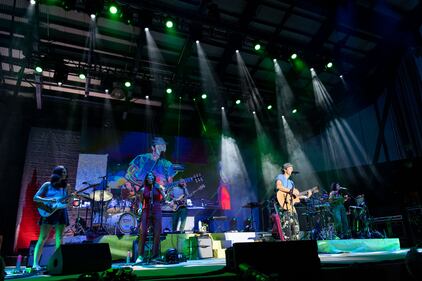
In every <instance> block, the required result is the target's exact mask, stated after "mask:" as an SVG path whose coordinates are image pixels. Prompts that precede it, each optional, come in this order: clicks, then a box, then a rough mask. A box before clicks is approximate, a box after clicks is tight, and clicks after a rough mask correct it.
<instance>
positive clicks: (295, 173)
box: [292, 171, 300, 175]
mask: <svg viewBox="0 0 422 281" xmlns="http://www.w3.org/2000/svg"><path fill="white" fill-rule="evenodd" d="M292 174H293V175H297V174H300V172H298V171H293V172H292Z"/></svg>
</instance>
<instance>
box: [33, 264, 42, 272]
mask: <svg viewBox="0 0 422 281" xmlns="http://www.w3.org/2000/svg"><path fill="white" fill-rule="evenodd" d="M43 270H44V268H42V267H41V266H39V265H34V266H32V268H31V273H32V272H41V271H43Z"/></svg>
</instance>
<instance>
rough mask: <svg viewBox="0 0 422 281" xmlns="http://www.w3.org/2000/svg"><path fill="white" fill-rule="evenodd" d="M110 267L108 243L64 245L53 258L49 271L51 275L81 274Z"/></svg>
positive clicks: (48, 267)
mask: <svg viewBox="0 0 422 281" xmlns="http://www.w3.org/2000/svg"><path fill="white" fill-rule="evenodd" d="M110 267H111V253H110V246H109V245H108V243H98V244H91V243H84V244H64V245H62V246H60V248H59V249H57V250H56V251H55V252H54V254H53V255H52V256H51V258H50V260H49V261H48V265H47V271H48V273H49V274H51V275H61V274H79V273H87V272H97V271H104V270H107V269H109V268H110Z"/></svg>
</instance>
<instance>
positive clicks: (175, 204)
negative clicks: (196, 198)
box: [168, 184, 205, 212]
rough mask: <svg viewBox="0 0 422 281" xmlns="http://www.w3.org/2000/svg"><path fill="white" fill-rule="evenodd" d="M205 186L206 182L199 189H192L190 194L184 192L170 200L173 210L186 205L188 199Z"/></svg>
mask: <svg viewBox="0 0 422 281" xmlns="http://www.w3.org/2000/svg"><path fill="white" fill-rule="evenodd" d="M204 188H205V185H204V184H201V185H200V186H199V187H198V188H197V189H195V190H194V191H192V192H191V193H190V194H189V195H188V196H186V194H182V195H180V196H179V197H177V198H175V199H173V200H171V201H170V202H168V204H169V206H170V208H171V210H172V211H174V212H175V211H177V210H178V209H179V208H180V207H181V206H185V205H186V199H188V198H191V197H192V196H193V195H194V194H195V193H196V192H198V191H200V190H202V189H204Z"/></svg>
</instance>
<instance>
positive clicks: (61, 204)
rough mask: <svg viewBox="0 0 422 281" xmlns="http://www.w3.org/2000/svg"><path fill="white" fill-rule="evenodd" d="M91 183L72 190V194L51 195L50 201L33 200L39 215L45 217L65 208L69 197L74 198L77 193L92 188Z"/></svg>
mask: <svg viewBox="0 0 422 281" xmlns="http://www.w3.org/2000/svg"><path fill="white" fill-rule="evenodd" d="M92 186H93V185H90V186H88V187H86V188H83V189H80V190H78V191H77V192H73V193H72V194H70V195H68V196H65V197H51V198H53V199H55V200H54V201H51V202H35V204H36V205H37V210H38V213H39V214H40V216H41V217H43V218H47V217H49V216H51V215H52V214H54V212H56V211H57V210H60V209H65V208H67V205H68V204H69V201H70V199H72V198H75V197H77V196H78V194H79V193H81V192H83V191H85V190H87V189H89V188H92Z"/></svg>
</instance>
